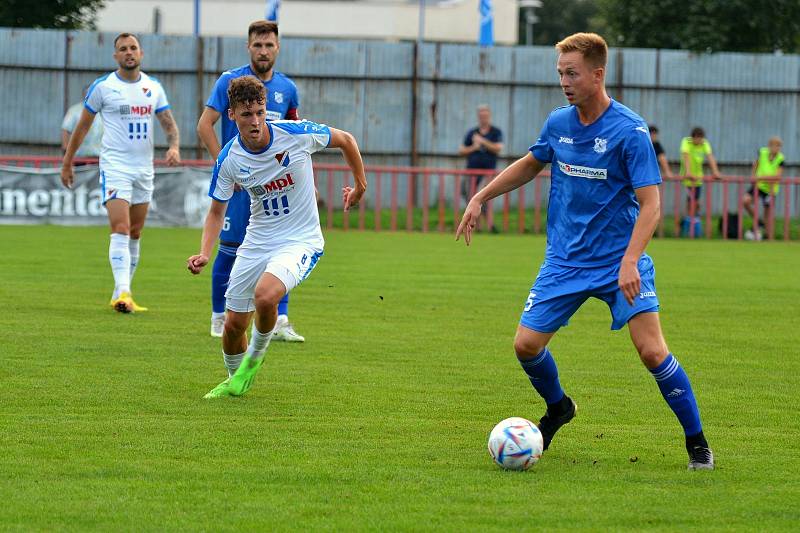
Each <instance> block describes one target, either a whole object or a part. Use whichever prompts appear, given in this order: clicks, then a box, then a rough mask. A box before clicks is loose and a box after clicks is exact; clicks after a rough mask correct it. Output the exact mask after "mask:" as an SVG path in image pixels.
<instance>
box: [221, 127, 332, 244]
mask: <svg viewBox="0 0 800 533" xmlns="http://www.w3.org/2000/svg"><path fill="white" fill-rule="evenodd" d="M267 127H268V128H269V133H270V139H271V141H270V144H269V145H268V146H267V147H266V148H264V149H263V150H262V151H261V152H258V153H254V152H251V151H249V150H248V149H247V148H245V146H244V145H243V144H242V142H241V140H240V136H239V135H237V136H236V137H234V138H233V139H231V140H230V141H229V142H228V144H226V145H225V147H224V148H223V149H222V151H221V152H220V154H219V157H218V158H217V164H216V165H215V166H214V173H213V175H212V177H211V187H210V189H209V191H208V195H209V196H211V197H212V198H213V199H215V200H218V201H220V202H227V201H228V200H229V199H230V198H231V196H232V195H233V186H234V184H236V183H238V184H239V185H241V186H242V188H243V189H245V190H246V191H247V192H248V194H249V195H250V224H249V225H248V226H247V234H246V235H245V238H244V242H243V243H242V246H240V247H239V250H240V252H239V253H240V254H247V253H248V252H251V251H258V250H270V249H273V248H274V247H275V246H280V245H283V244H288V243H304V244H307V245H310V246H312V247H314V248H318V249H319V250H322V247H323V245H324V244H325V241H324V239H323V238H322V231H321V230H320V227H319V213H318V211H317V198H316V194H315V189H314V169H313V166H312V162H311V154H313V153H314V152H316V151H319V150H322V149H323V148H325V147H326V146H328V144H329V143H330V138H331V132H330V129H328V126H325V125H324V124H317V123H316V122H311V121H308V120H303V121H299V122H296V121H291V120H277V121H273V122H268V123H267Z"/></svg>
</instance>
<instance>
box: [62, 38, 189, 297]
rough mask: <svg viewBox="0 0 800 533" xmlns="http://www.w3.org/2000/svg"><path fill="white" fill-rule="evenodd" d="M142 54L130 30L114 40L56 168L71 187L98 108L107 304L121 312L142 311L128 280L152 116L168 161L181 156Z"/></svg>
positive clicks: (147, 187) (144, 194)
mask: <svg viewBox="0 0 800 533" xmlns="http://www.w3.org/2000/svg"><path fill="white" fill-rule="evenodd" d="M143 55H144V54H143V53H142V48H141V46H140V45H139V39H138V38H137V37H136V36H135V35H132V34H130V33H121V34H119V35H118V36H117V37H116V38H115V39H114V59H115V60H116V61H117V64H118V65H119V68H118V69H117V70H115V71H114V72H111V73H109V74H106V75H104V76H101V77H100V78H98V79H97V80H95V82H94V83H93V84H92V86H91V87H90V88H89V91H88V92H87V94H86V99H85V100H84V104H83V107H84V109H83V112H82V113H81V117H80V119H79V120H78V124H77V125H76V126H75V130H74V131H73V133H72V137H70V140H69V144H68V145H67V149H66V152H65V153H64V159H63V162H62V167H61V183H63V184H64V185H65V186H66V187H72V183H73V180H74V175H73V168H72V160H73V158H74V156H75V152H76V151H77V149H78V147H79V146H80V145H81V143H82V142H83V139H84V138H85V137H86V133H87V132H88V131H89V128H91V126H92V122H93V121H94V118H95V115H96V114H97V113H100V115H101V117H102V119H103V146H102V149H101V151H100V184H101V187H102V190H103V204H104V205H105V207H106V211H108V221H109V224H110V225H111V239H110V240H111V243H110V245H109V249H108V259H109V262H110V263H111V272H112V273H113V274H114V293H113V294H112V296H111V302H110V305H111V307H113V308H114V309H115V310H117V311H119V312H121V313H131V312H133V311H147V308H146V307H141V306H139V305H137V304H136V303H135V302H134V301H133V297H132V296H131V281H132V280H133V274H134V272H135V271H136V266H137V265H138V263H139V237H140V236H141V233H142V228H143V227H144V221H145V218H147V209H148V207H149V206H150V201H151V200H152V198H153V115H155V116H156V117H158V121H159V122H160V123H161V127H162V128H163V129H164V133H165V134H166V136H167V142H168V143H169V149H168V150H167V154H166V160H167V163H168V164H169V165H178V164H180V161H181V156H180V150H179V147H180V134H179V133H178V125H177V124H175V119H174V118H173V116H172V112H171V111H170V108H169V102H168V101H167V95H166V93H165V92H164V88H163V87H162V86H161V83H159V81H158V80H157V79H155V78H153V77H152V76H148V75H147V74H145V73H144V72H142V71H141V70H140V67H141V63H142V57H143Z"/></svg>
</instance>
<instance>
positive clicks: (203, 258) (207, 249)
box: [186, 198, 228, 274]
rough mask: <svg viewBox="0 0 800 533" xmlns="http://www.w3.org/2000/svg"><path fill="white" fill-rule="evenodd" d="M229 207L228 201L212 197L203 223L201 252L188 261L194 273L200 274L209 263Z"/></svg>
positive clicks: (190, 269) (190, 270) (188, 266)
mask: <svg viewBox="0 0 800 533" xmlns="http://www.w3.org/2000/svg"><path fill="white" fill-rule="evenodd" d="M227 208H228V204H227V202H220V201H219V200H214V199H213V198H212V199H211V206H210V207H209V208H208V214H206V221H205V224H203V236H202V237H201V239H200V253H199V254H196V255H193V256H191V257H190V258H189V259H188V260H187V261H186V268H188V269H189V272H191V273H192V274H199V273H200V272H201V271H202V270H203V267H204V266H206V265H207V264H208V261H209V257H211V252H212V251H213V250H214V242H216V240H217V237H219V232H220V231H221V230H222V223H223V220H224V218H225V210H226V209H227Z"/></svg>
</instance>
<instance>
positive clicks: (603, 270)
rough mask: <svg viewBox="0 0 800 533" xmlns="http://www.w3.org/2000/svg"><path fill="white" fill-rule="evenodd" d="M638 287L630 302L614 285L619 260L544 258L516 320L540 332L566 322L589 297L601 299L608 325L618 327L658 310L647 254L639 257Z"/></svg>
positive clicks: (615, 284)
mask: <svg viewBox="0 0 800 533" xmlns="http://www.w3.org/2000/svg"><path fill="white" fill-rule="evenodd" d="M638 267H639V276H640V277H641V280H642V281H641V289H640V292H639V296H637V297H636V299H635V300H634V302H633V305H630V304H629V303H628V302H627V301H626V300H625V296H624V295H623V294H622V291H621V290H620V288H619V286H618V281H619V263H617V264H614V265H609V266H604V267H593V268H579V267H567V266H561V265H554V264H552V263H548V262H547V261H545V262H544V263H543V264H542V267H541V269H540V270H539V275H538V276H536V281H535V282H534V283H533V287H532V288H531V292H530V294H529V295H528V300H527V301H526V302H525V309H524V310H523V311H522V317H521V318H520V321H519V323H520V324H521V325H523V326H525V327H526V328H529V329H532V330H535V331H539V332H542V333H551V332H554V331H557V330H558V328H560V327H561V326H566V325H567V324H568V323H569V319H570V317H571V316H572V315H574V314H575V312H576V311H577V310H578V308H579V307H580V306H581V305H583V302H585V301H586V300H587V299H589V298H590V297H595V298H598V299H600V300H603V301H604V302H605V303H607V304H608V307H609V309H610V310H611V318H612V321H611V329H621V328H622V327H623V326H624V325H625V324H627V323H628V321H629V320H630V319H631V318H633V316H634V315H637V314H639V313H647V312H653V311H658V296H656V270H655V267H654V266H653V260H652V259H650V256H648V255H647V254H642V257H640V258H639V264H638Z"/></svg>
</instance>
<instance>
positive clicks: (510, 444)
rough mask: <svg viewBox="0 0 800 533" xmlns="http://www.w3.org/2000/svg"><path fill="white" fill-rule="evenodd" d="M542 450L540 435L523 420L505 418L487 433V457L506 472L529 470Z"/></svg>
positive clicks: (514, 417) (534, 427) (542, 443)
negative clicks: (490, 457)
mask: <svg viewBox="0 0 800 533" xmlns="http://www.w3.org/2000/svg"><path fill="white" fill-rule="evenodd" d="M542 448H544V441H543V440H542V433H541V432H540V431H539V428H537V427H536V425H535V424H534V423H533V422H531V421H530V420H526V419H524V418H520V417H516V416H513V417H511V418H506V419H505V420H503V421H502V422H500V423H499V424H497V425H496V426H495V427H494V429H493V430H492V432H491V433H489V455H491V456H492V459H494V462H495V463H497V464H498V465H499V466H500V467H501V468H504V469H506V470H527V469H529V468H530V467H532V466H533V465H534V464H535V463H536V461H538V460H539V458H540V457H541V456H542Z"/></svg>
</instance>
